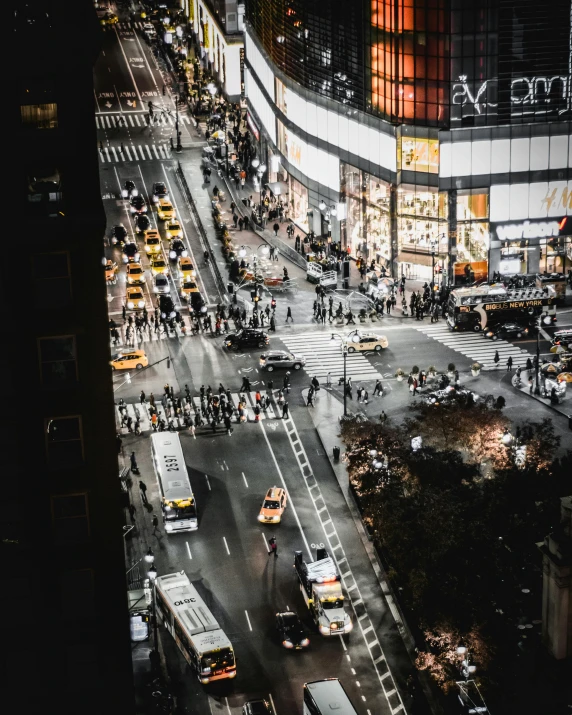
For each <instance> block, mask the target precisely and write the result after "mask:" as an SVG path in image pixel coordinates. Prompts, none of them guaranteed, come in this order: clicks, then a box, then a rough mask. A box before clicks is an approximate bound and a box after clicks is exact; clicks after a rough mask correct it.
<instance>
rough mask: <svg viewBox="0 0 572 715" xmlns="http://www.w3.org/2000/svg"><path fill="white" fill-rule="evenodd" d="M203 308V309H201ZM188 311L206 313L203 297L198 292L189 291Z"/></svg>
mask: <svg viewBox="0 0 572 715" xmlns="http://www.w3.org/2000/svg"><path fill="white" fill-rule="evenodd" d="M202 308H205V310H201V309H202ZM189 313H198V314H199V315H200V314H201V313H206V304H205V299H204V298H203V296H202V295H201V294H200V293H198V292H197V293H189Z"/></svg>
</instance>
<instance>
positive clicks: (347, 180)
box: [245, 0, 572, 283]
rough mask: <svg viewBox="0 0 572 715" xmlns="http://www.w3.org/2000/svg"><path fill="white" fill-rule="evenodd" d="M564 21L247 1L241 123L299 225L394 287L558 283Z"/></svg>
mask: <svg viewBox="0 0 572 715" xmlns="http://www.w3.org/2000/svg"><path fill="white" fill-rule="evenodd" d="M571 13H572V10H571V3H570V1H569V0H566V1H565V2H564V1H563V0H556V1H555V2H553V3H551V4H545V5H544V6H543V5H539V4H538V3H536V2H534V3H533V2H532V0H518V1H517V0H356V2H352V3H347V2H340V1H339V0H321V2H317V1H316V0H276V1H274V0H272V1H269V0H249V2H248V3H247V6H246V68H245V83H246V95H247V98H248V101H249V111H250V113H251V114H252V116H253V117H255V118H256V120H257V123H258V124H259V125H260V126H261V127H262V132H263V134H264V135H265V139H266V140H267V142H266V144H265V145H264V147H266V146H268V147H269V149H268V151H271V152H272V153H273V157H274V158H275V159H276V157H277V160H278V161H280V163H281V171H282V177H283V178H284V180H287V183H288V186H289V189H290V197H289V201H290V204H291V206H292V211H291V216H292V217H293V218H294V220H295V222H296V223H297V224H298V226H299V227H300V228H301V229H302V230H313V231H315V232H316V233H320V232H322V231H323V229H324V226H327V227H329V228H330V229H331V231H332V234H333V237H334V239H335V240H341V242H342V245H343V246H344V247H345V248H346V249H347V250H348V252H349V253H350V254H351V255H352V256H355V257H357V256H363V257H367V258H368V260H375V261H376V262H377V263H378V264H380V265H383V266H384V267H385V268H386V269H387V270H389V271H390V272H391V273H392V274H393V275H396V276H397V275H401V274H404V275H409V276H411V277H417V278H421V279H424V280H427V279H429V278H430V277H431V276H432V275H434V274H433V270H434V269H436V270H437V271H438V272H439V273H440V274H441V275H442V280H446V281H448V282H450V283H463V282H465V281H466V280H467V279H468V277H470V276H474V277H475V278H476V279H481V278H482V279H486V278H487V277H488V276H489V275H491V274H492V273H493V272H494V271H501V272H504V273H515V272H526V273H532V272H535V271H547V272H553V271H555V272H562V271H564V272H565V271H566V270H567V268H569V267H570V266H571V265H572V263H571V259H572V254H571V252H570V239H569V238H566V237H565V238H562V237H559V236H558V229H557V228H556V224H557V223H558V221H559V220H560V219H561V218H562V217H563V216H565V215H568V214H570V213H572V200H569V196H571V195H572V182H570V178H572V177H570V169H571V167H572V141H571V139H570V134H571V132H570V120H571V119H572V117H571V116H570V109H571V92H572V72H571V69H572V28H571ZM265 150H266V149H265ZM266 158H267V157H265V159H266ZM320 206H321V207H322V208H321V209H320ZM324 206H326V209H325V210H324V208H323V207H324ZM334 207H335V209H336V210H335V211H333V208H334ZM555 234H556V235H555ZM556 238H559V239H560V240H559V241H556V240H555V239H556ZM525 242H526V243H525ZM517 244H518V245H517ZM521 244H522V245H521Z"/></svg>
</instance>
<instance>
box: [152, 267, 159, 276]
mask: <svg viewBox="0 0 572 715" xmlns="http://www.w3.org/2000/svg"><path fill="white" fill-rule="evenodd" d="M151 273H153V275H154V276H156V275H157V273H159V271H158V270H157V269H156V268H152V269H151Z"/></svg>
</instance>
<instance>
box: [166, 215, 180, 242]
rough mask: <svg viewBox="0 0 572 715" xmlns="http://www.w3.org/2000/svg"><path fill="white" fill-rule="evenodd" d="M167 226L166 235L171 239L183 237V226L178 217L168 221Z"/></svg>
mask: <svg viewBox="0 0 572 715" xmlns="http://www.w3.org/2000/svg"><path fill="white" fill-rule="evenodd" d="M165 228H166V229H167V232H166V236H167V238H168V239H169V241H170V240H172V239H173V238H183V229H182V228H181V224H180V223H179V222H178V221H177V220H176V219H171V220H170V221H168V222H167V225H166V226H165Z"/></svg>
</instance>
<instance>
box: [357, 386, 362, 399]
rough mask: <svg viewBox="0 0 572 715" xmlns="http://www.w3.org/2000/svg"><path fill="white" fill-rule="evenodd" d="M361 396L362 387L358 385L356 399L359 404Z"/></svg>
mask: <svg viewBox="0 0 572 715" xmlns="http://www.w3.org/2000/svg"><path fill="white" fill-rule="evenodd" d="M362 394H363V387H362V386H361V385H358V387H357V390H356V397H357V401H358V402H361V396H362Z"/></svg>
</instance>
